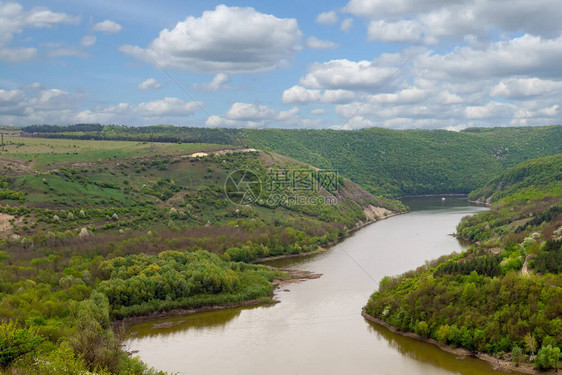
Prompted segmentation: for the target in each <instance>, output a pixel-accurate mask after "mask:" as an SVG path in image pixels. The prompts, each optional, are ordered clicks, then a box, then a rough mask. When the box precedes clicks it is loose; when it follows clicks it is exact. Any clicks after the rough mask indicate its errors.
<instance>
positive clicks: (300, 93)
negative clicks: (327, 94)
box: [282, 85, 322, 104]
mask: <svg viewBox="0 0 562 375" xmlns="http://www.w3.org/2000/svg"><path fill="white" fill-rule="evenodd" d="M321 99H322V91H320V90H318V89H307V88H305V87H302V86H298V85H295V86H293V87H291V88H289V89H287V90H285V91H283V97H282V100H283V103H284V104H308V103H316V102H320V100H321Z"/></svg>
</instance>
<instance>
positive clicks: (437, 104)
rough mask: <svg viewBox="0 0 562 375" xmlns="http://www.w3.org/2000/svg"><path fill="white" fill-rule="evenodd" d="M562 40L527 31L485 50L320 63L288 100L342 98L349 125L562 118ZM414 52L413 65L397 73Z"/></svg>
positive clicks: (420, 51) (339, 110)
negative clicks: (535, 34)
mask: <svg viewBox="0 0 562 375" xmlns="http://www.w3.org/2000/svg"><path fill="white" fill-rule="evenodd" d="M559 45H562V37H560V38H556V39H544V38H541V37H533V36H529V35H523V36H520V37H517V38H514V39H511V40H506V41H498V42H491V43H489V45H488V46H487V47H485V48H482V47H481V46H474V47H470V46H467V47H462V48H455V49H453V50H452V51H450V52H445V53H438V52H435V51H431V50H428V49H426V48H423V47H416V48H409V49H405V50H403V51H402V52H400V53H394V54H383V55H381V56H379V57H378V58H376V59H374V60H372V61H351V60H344V59H342V60H330V61H326V62H317V63H313V64H311V65H310V66H309V69H308V72H307V73H306V74H305V75H304V76H303V77H302V78H301V79H300V80H299V84H297V85H294V86H292V87H290V88H288V89H286V90H285V91H284V93H283V96H282V101H283V103H284V104H297V105H306V104H326V103H336V104H337V105H336V107H335V108H336V114H338V115H339V116H340V117H341V123H342V124H343V123H345V122H346V121H347V120H348V119H350V117H351V116H354V117H353V118H351V119H350V120H349V121H348V122H347V123H346V126H345V128H358V127H366V126H384V127H389V128H417V127H424V128H448V129H452V130H458V129H462V128H464V127H471V126H497V125H498V124H504V125H508V124H514V125H548V124H557V123H560V122H561V121H562V113H561V111H560V104H559V103H560V99H559V98H560V96H561V95H562V80H560V79H559V77H560V76H561V74H562V66H560V65H559V64H558V61H560V59H561V58H562V55H561V54H560V53H561V52H562V49H561V48H560V46H559ZM412 55H413V56H414V57H413V60H412V61H411V63H410V64H408V65H406V66H405V67H404V69H403V70H402V71H400V72H398V73H397V74H395V73H396V72H397V69H398V67H399V66H400V65H401V64H403V63H404V62H405V61H406V60H407V59H408V57H409V56H412ZM394 74H395V75H394ZM393 75H394V77H393V79H392V80H391V81H390V82H388V84H386V85H385V86H381V85H382V84H383V83H384V82H385V81H387V80H388V79H389V78H390V77H392V76H393ZM497 97H499V98H501V99H495V98H497ZM356 112H357V113H356Z"/></svg>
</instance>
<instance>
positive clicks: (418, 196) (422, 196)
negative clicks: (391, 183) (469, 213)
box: [393, 193, 470, 202]
mask: <svg viewBox="0 0 562 375" xmlns="http://www.w3.org/2000/svg"><path fill="white" fill-rule="evenodd" d="M466 196H467V194H463V193H449V194H419V195H403V196H401V197H398V198H393V199H403V198H431V197H466ZM469 202H470V201H469Z"/></svg>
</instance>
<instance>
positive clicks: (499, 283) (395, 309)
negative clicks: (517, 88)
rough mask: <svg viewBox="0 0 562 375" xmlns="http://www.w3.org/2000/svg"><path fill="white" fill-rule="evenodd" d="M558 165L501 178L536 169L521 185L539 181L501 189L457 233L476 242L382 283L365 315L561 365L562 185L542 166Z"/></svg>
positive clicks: (543, 162)
mask: <svg viewBox="0 0 562 375" xmlns="http://www.w3.org/2000/svg"><path fill="white" fill-rule="evenodd" d="M561 165H562V158H560V157H552V158H544V159H538V160H533V161H529V162H526V163H524V164H522V165H519V166H517V167H516V168H514V169H512V170H509V171H508V172H506V173H505V174H503V175H502V176H501V177H500V179H499V180H501V181H512V175H513V171H517V170H522V171H533V173H532V174H527V175H526V176H525V178H524V179H522V180H521V181H528V180H530V181H533V184H532V185H531V186H525V184H521V185H519V186H518V188H513V186H514V185H513V186H510V185H501V186H502V187H506V188H507V192H506V194H505V195H503V198H502V199H499V200H498V201H497V202H496V203H495V204H493V205H492V207H491V209H490V210H489V211H486V212H482V213H479V214H477V215H474V216H471V217H467V218H465V219H463V220H462V221H461V223H460V224H459V225H458V227H457V231H458V233H459V235H461V236H462V237H464V238H466V239H469V240H471V241H476V242H475V245H474V246H472V247H471V248H470V249H469V250H468V251H466V252H465V253H462V254H460V255H456V254H453V255H450V256H446V257H443V258H440V259H438V260H435V261H433V262H430V263H428V265H427V266H425V267H420V268H418V269H417V270H415V271H411V272H408V273H406V274H403V275H400V276H396V277H385V278H384V279H383V280H381V282H380V285H379V290H378V291H377V292H375V293H374V294H373V295H372V296H371V298H370V300H369V302H368V303H367V305H366V306H365V312H366V313H367V314H369V315H370V316H371V317H374V318H376V319H380V321H383V322H385V323H387V324H390V325H392V326H394V327H396V328H397V329H399V330H404V331H412V332H415V333H417V334H419V335H421V336H424V337H427V338H433V339H435V340H438V341H439V342H441V343H444V344H449V345H452V346H461V347H464V348H467V349H469V350H472V351H475V352H485V353H490V354H494V355H496V356H498V357H502V358H503V357H505V358H507V359H512V360H513V361H514V362H519V361H520V360H522V355H523V356H524V355H528V356H529V357H527V358H528V360H531V361H533V359H534V358H535V357H534V356H535V354H537V349H539V348H541V349H540V350H539V351H538V355H537V357H536V360H534V362H535V365H536V367H537V368H539V369H547V368H553V367H555V366H556V363H557V361H558V356H559V355H560V348H561V347H562V268H561V267H560V265H561V264H562V194H561V192H560V185H561V184H562V183H561V182H560V181H558V182H557V183H556V184H557V189H553V183H550V182H549V181H550V179H546V180H544V179H543V178H542V175H543V172H546V171H543V170H542V168H541V167H539V166H544V167H545V168H546V167H547V166H553V167H555V168H560V166H561ZM530 166H532V167H531V168H529V167H530ZM541 183H542V184H541ZM500 192H501V190H500ZM523 198H524V199H523ZM509 352H511V355H505V353H509Z"/></svg>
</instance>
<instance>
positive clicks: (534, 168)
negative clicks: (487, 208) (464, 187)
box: [468, 154, 562, 203]
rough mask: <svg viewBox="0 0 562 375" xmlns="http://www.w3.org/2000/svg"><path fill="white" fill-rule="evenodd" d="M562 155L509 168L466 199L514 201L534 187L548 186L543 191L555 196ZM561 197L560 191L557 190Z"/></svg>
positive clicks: (560, 178) (561, 192) (561, 167)
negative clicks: (505, 199)
mask: <svg viewBox="0 0 562 375" xmlns="http://www.w3.org/2000/svg"><path fill="white" fill-rule="evenodd" d="M561 160H562V154H557V155H554V156H549V157H544V158H538V159H532V160H529V161H527V162H524V163H521V164H519V165H517V166H515V167H512V168H510V169H509V170H507V171H506V172H505V173H502V174H501V175H500V176H499V177H497V178H495V179H493V180H492V181H490V182H489V183H487V184H486V185H485V186H483V187H481V188H480V189H477V190H475V191H473V192H471V193H470V194H469V195H468V199H471V200H475V201H479V202H482V203H494V202H497V201H498V200H500V199H501V198H503V197H508V196H509V197H511V198H512V199H514V198H515V197H516V196H518V193H519V192H527V191H528V190H529V189H533V188H534V187H544V186H549V187H550V188H551V189H544V188H542V189H543V190H545V191H548V193H549V194H553V195H555V194H556V192H555V191H554V190H555V189H560V185H559V181H561V180H562V162H561ZM558 194H559V195H562V191H561V190H558Z"/></svg>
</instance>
